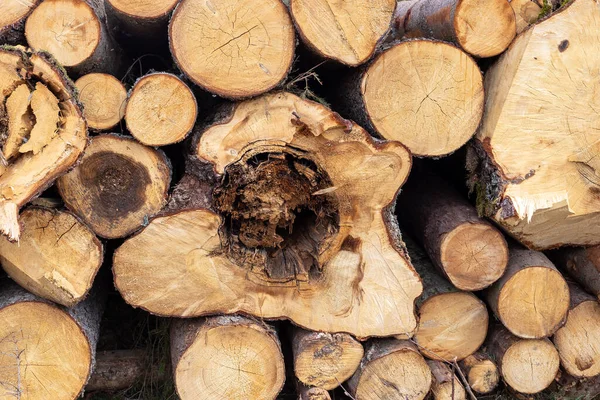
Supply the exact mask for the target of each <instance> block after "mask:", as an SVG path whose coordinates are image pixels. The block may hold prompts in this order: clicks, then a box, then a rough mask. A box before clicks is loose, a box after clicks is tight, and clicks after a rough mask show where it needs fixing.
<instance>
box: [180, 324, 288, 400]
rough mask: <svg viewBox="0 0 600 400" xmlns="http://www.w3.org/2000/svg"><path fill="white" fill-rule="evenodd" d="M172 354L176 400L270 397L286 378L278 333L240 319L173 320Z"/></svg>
mask: <svg viewBox="0 0 600 400" xmlns="http://www.w3.org/2000/svg"><path fill="white" fill-rule="evenodd" d="M171 358H172V361H173V373H174V378H175V386H176V388H177V393H178V394H179V396H180V398H181V400H196V399H206V400H219V399H231V400H246V399H257V400H275V398H276V397H277V395H278V394H279V392H280V391H281V389H282V387H283V383H284V381H285V367H284V362H283V354H282V353H281V345H280V343H279V339H278V337H277V334H276V333H275V331H274V330H273V329H272V328H271V327H270V326H268V325H266V324H265V323H261V322H257V321H255V320H253V319H249V318H245V317H239V316H221V317H211V318H206V319H204V318H201V319H196V320H177V321H176V322H175V323H174V324H173V325H172V327H171Z"/></svg>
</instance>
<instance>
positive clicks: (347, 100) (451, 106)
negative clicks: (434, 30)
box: [335, 39, 484, 157]
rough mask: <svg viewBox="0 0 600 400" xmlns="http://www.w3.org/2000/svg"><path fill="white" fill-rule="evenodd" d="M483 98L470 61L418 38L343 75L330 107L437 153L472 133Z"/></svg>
mask: <svg viewBox="0 0 600 400" xmlns="http://www.w3.org/2000/svg"><path fill="white" fill-rule="evenodd" d="M483 99H484V94H483V78H482V75H481V71H480V70H479V67H478V66H477V64H476V63H475V61H474V60H473V59H472V58H471V57H469V56H468V55H467V54H466V53H464V52H463V51H461V50H460V49H457V48H456V47H454V46H452V45H450V44H448V43H443V42H436V41H432V40H424V39H423V40H411V41H406V42H402V43H399V44H397V45H395V46H393V47H391V48H389V49H387V50H386V51H384V52H382V53H381V54H379V56H378V57H377V58H376V59H375V61H374V62H373V63H371V64H370V65H369V66H368V67H365V68H361V69H359V70H357V71H356V72H355V73H353V74H350V75H349V76H348V77H346V79H345V80H344V82H343V85H342V87H341V88H340V89H339V90H338V95H337V96H336V98H335V106H336V110H339V111H340V112H341V113H342V115H344V116H345V117H347V118H352V119H353V120H356V121H358V122H359V123H360V124H361V125H362V126H364V127H365V128H367V129H368V130H369V131H370V132H371V134H373V135H375V136H380V137H383V138H385V139H390V140H397V141H399V142H401V143H402V144H404V145H405V146H406V147H408V149H409V150H410V151H411V153H412V154H414V155H418V156H424V157H437V156H443V155H447V154H450V153H452V152H454V151H455V150H457V149H458V148H459V147H461V146H462V145H464V144H465V143H466V142H467V141H468V140H469V139H470V138H471V137H472V136H473V134H474V133H475V130H476V129H477V126H478V125H479V122H480V120H481V116H482V112H483Z"/></svg>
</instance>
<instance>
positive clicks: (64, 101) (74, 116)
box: [0, 48, 87, 240]
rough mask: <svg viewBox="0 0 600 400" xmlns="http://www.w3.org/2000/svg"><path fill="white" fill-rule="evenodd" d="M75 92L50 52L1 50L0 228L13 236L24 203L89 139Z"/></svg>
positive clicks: (71, 161)
mask: <svg viewBox="0 0 600 400" xmlns="http://www.w3.org/2000/svg"><path fill="white" fill-rule="evenodd" d="M31 90H33V91H32V92H31ZM75 92H76V90H75V88H74V86H73V84H72V82H71V81H70V80H69V79H68V78H67V76H66V74H65V72H64V70H62V69H61V68H60V67H59V66H58V65H57V64H56V62H55V61H54V59H52V58H51V57H50V56H49V55H48V54H46V53H38V52H30V51H25V50H24V49H18V48H1V49H0V148H1V149H2V157H1V159H0V161H1V162H0V231H1V232H2V233H3V234H5V235H7V236H8V237H9V239H11V240H17V239H18V237H19V232H20V227H19V224H18V221H17V214H18V210H19V208H20V207H21V206H23V205H24V204H25V203H27V202H28V201H29V200H31V199H32V198H33V197H35V196H36V195H37V194H39V193H40V192H41V191H42V190H44V189H45V188H47V187H48V186H50V185H51V184H52V182H53V181H54V180H55V179H56V178H57V177H58V176H60V175H62V174H63V173H65V172H66V171H67V170H68V169H69V168H70V167H71V166H72V165H73V164H74V163H75V162H76V161H77V159H78V158H79V156H80V154H81V152H82V151H83V149H84V148H85V146H86V144H87V130H86V126H85V121H84V119H83V116H82V113H81V107H80V105H79V103H77V101H76V97H75Z"/></svg>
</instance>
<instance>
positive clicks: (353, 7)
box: [290, 0, 396, 66]
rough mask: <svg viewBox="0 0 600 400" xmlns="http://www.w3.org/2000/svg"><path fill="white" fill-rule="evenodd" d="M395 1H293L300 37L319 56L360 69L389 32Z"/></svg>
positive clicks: (291, 10)
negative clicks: (357, 66) (358, 66)
mask: <svg viewBox="0 0 600 400" xmlns="http://www.w3.org/2000/svg"><path fill="white" fill-rule="evenodd" d="M395 6H396V1H395V0H375V1H369V2H364V1H360V0H348V1H331V0H291V1H290V13H291V14H292V17H293V19H294V22H295V24H296V27H297V30H298V34H299V35H300V37H301V38H302V39H303V40H304V42H305V43H306V44H307V45H308V46H309V47H310V48H311V49H313V50H314V51H315V52H316V53H317V54H319V55H321V56H323V57H326V58H329V59H333V60H336V61H339V62H341V63H343V64H346V65H350V66H356V65H360V64H362V63H364V62H365V61H367V60H368V59H369V58H370V57H371V56H372V55H373V53H374V52H375V49H376V47H377V44H378V43H379V41H380V40H381V39H382V37H383V36H384V34H385V33H386V32H387V31H388V30H389V28H390V23H391V20H392V15H393V13H394V9H395Z"/></svg>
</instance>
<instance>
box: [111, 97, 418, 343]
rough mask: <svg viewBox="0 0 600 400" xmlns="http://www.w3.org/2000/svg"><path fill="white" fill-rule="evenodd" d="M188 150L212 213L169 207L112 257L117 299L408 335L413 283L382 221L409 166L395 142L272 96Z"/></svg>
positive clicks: (160, 309) (393, 234)
mask: <svg viewBox="0 0 600 400" xmlns="http://www.w3.org/2000/svg"><path fill="white" fill-rule="evenodd" d="M192 150H193V152H194V154H195V155H194V156H193V158H194V160H191V163H195V164H196V165H204V170H207V171H209V170H212V172H209V175H210V174H216V176H217V184H216V187H215V190H214V192H213V204H212V209H211V210H209V209H195V210H194V209H192V210H189V211H180V212H176V211H175V210H173V211H171V212H169V213H168V214H166V215H164V216H161V217H160V218H156V219H154V220H153V221H151V222H150V224H149V225H148V226H147V227H146V228H145V229H144V230H143V231H142V232H141V233H140V234H139V235H137V236H135V237H133V238H131V239H129V240H128V241H126V242H125V243H124V244H123V245H122V246H121V247H120V248H119V249H118V250H117V252H116V253H115V257H114V266H113V270H114V274H115V282H116V285H117V287H118V289H119V291H120V292H121V293H122V295H123V296H124V298H125V299H126V301H128V302H129V303H130V304H132V305H134V306H138V307H143V308H145V309H147V310H149V311H151V312H153V313H156V314H159V315H171V316H200V315H206V314H214V313H234V312H244V313H248V314H253V315H257V316H260V317H262V318H288V319H291V320H292V321H293V322H295V323H296V324H298V325H300V326H303V327H306V328H309V329H312V330H317V331H325V332H347V333H350V334H354V335H356V336H358V337H361V338H362V337H368V336H384V335H391V334H400V333H410V332H412V331H413V330H414V329H415V325H416V321H415V316H414V311H413V303H414V299H415V298H416V297H417V296H418V295H419V294H420V292H421V289H422V286H421V283H420V280H419V277H418V275H417V274H416V272H415V271H414V270H413V269H412V267H411V265H410V263H409V262H408V261H407V259H406V255H405V253H404V251H403V249H402V247H401V246H402V244H401V241H400V239H399V232H398V230H397V227H396V226H395V225H394V222H392V221H393V219H392V217H391V212H392V210H393V202H394V199H395V196H396V194H397V192H398V189H399V188H400V186H401V185H402V184H403V183H404V181H405V179H406V176H407V174H408V172H409V170H410V166H411V159H410V155H409V154H408V152H407V151H406V149H405V148H404V147H403V146H402V145H400V144H399V143H397V142H377V143H376V142H374V141H373V140H372V139H371V138H370V137H369V135H368V134H367V133H366V132H365V131H364V130H363V129H362V128H360V127H359V126H357V125H354V124H352V123H350V122H349V121H346V120H344V119H341V118H340V117H339V116H338V115H337V114H335V113H333V112H331V111H330V110H328V109H327V108H325V107H323V106H321V105H319V104H317V103H313V102H310V101H307V100H301V99H300V98H298V97H296V96H294V95H291V94H287V93H275V94H270V95H267V96H264V97H261V98H258V99H255V100H251V101H247V102H244V103H241V104H239V105H237V106H236V107H235V108H234V110H233V112H232V113H229V114H227V115H226V117H225V118H224V119H223V120H221V121H220V122H217V123H215V124H213V125H212V126H210V127H209V128H207V129H206V130H202V131H200V132H199V134H198V135H197V136H196V141H195V145H194V146H193V149H192ZM282 188H283V190H282ZM215 211H217V212H215ZM158 293H162V295H158ZM382 296H383V297H385V298H386V301H385V302H382V301H380V299H381V298H382Z"/></svg>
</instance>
